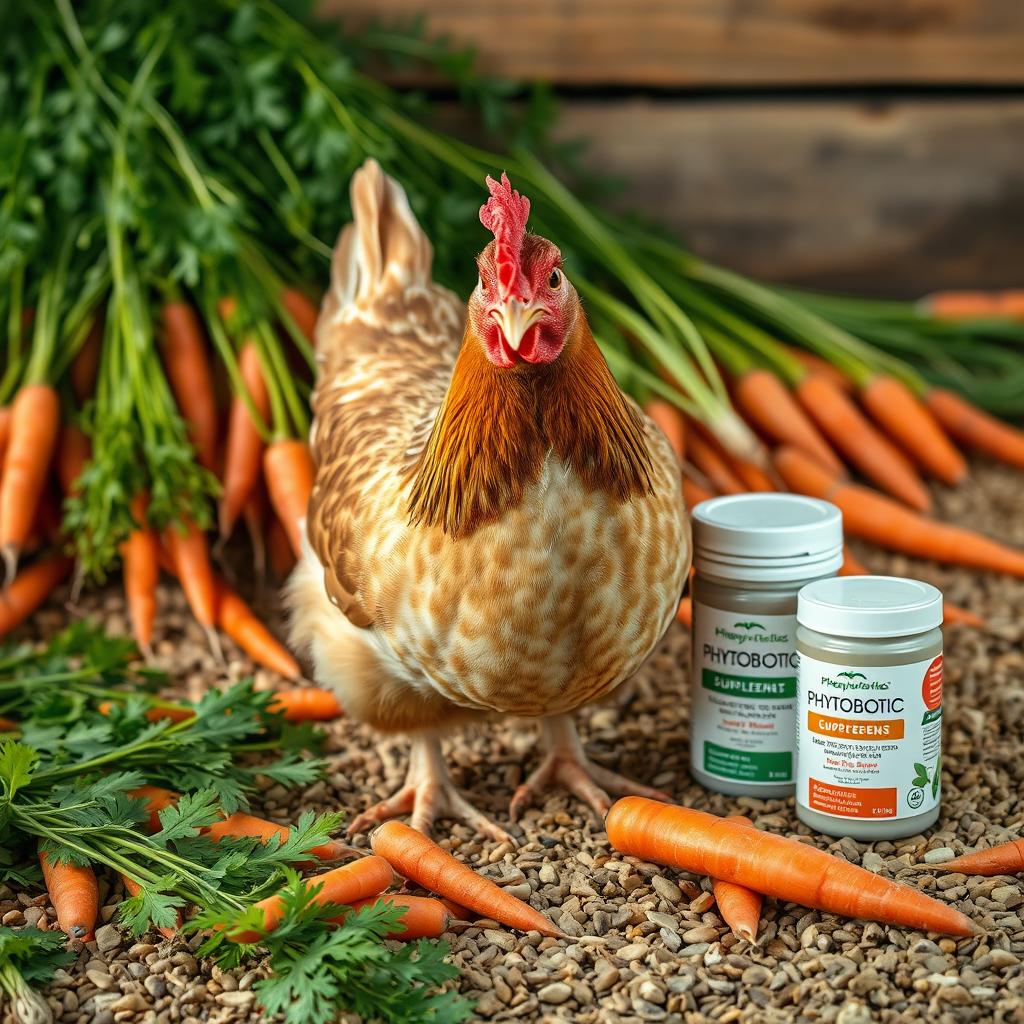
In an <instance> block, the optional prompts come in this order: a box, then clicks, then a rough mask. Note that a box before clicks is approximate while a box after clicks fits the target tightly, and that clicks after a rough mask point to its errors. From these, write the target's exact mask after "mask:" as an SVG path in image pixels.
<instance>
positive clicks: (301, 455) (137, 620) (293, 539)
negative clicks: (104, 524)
mask: <svg viewBox="0 0 1024 1024" xmlns="http://www.w3.org/2000/svg"><path fill="white" fill-rule="evenodd" d="M281 308H282V310H284V311H285V314H284V315H286V316H288V317H290V318H291V319H292V323H291V325H290V326H291V328H292V330H297V331H304V332H306V333H305V334H303V335H302V338H303V341H304V342H305V344H307V345H308V341H307V340H306V339H307V337H308V335H309V334H311V332H312V329H313V325H314V323H315V320H316V309H315V307H314V306H313V304H312V303H311V302H310V300H309V299H307V298H306V297H305V296H304V295H302V294H301V293H299V292H298V291H293V290H287V291H285V292H284V293H283V294H282V297H281ZM217 315H218V317H219V318H222V319H218V321H217V322H216V323H215V325H214V327H213V333H214V336H215V338H216V339H217V347H218V350H219V352H220V354H221V356H222V361H221V363H220V364H219V366H221V367H224V368H225V375H226V376H227V377H229V378H230V379H231V380H232V381H233V382H234V383H235V384H236V390H235V392H234V394H233V395H232V397H231V398H230V400H229V401H227V402H222V401H220V400H219V395H218V391H219V389H218V380H217V375H218V366H216V365H215V363H214V360H213V359H212V358H211V356H212V353H211V348H210V344H209V342H208V340H207V337H206V333H205V332H204V330H203V327H202V322H201V320H200V318H199V316H198V315H197V312H196V310H195V309H194V308H193V307H192V306H191V305H189V304H188V303H186V302H185V301H183V300H181V299H176V300H174V301H169V302H167V303H166V304H165V305H164V306H163V308H162V315H161V324H160V327H159V328H158V350H159V356H160V360H161V364H162V365H158V366H156V367H155V368H156V370H158V371H160V370H162V372H163V373H165V374H166V380H167V382H168V384H169V386H170V390H171V392H172V394H173V398H174V401H175V403H176V414H177V415H179V416H180V418H181V422H182V424H183V427H184V430H185V431H186V433H187V438H188V441H189V443H190V444H191V446H192V450H193V451H194V453H195V458H196V460H197V462H198V463H199V465H200V466H201V467H202V469H203V471H205V472H207V473H210V474H212V475H213V476H214V477H216V479H217V481H219V500H218V516H217V522H218V526H219V541H218V544H219V545H221V546H222V545H223V544H224V543H226V542H227V541H228V540H229V538H230V536H231V534H232V532H233V531H234V530H235V528H236V526H237V525H238V524H239V522H240V521H241V520H243V519H244V521H245V523H246V525H247V527H248V530H249V533H250V536H251V538H252V543H253V546H254V551H255V560H256V564H257V567H258V569H260V570H261V571H262V567H263V556H264V552H265V550H266V549H267V548H269V550H270V553H271V561H272V566H273V571H274V573H275V575H278V576H279V577H280V576H283V575H284V574H286V573H287V572H288V571H289V569H290V568H291V565H292V564H293V562H294V559H295V557H296V556H297V555H298V553H299V550H300V530H299V521H300V519H301V517H302V516H303V515H304V514H305V506H306V502H307V500H308V497H309V492H310V490H311V488H312V462H311V459H310V456H309V451H308V447H307V445H306V443H305V441H303V440H299V439H298V438H296V437H294V436H289V435H288V434H287V433H286V432H285V431H286V430H287V413H286V412H285V408H284V402H285V399H284V398H283V397H282V391H283V390H284V387H282V386H281V385H280V384H279V381H280V380H281V376H282V366H281V365H280V361H281V360H284V359H286V358H287V357H288V350H287V349H286V348H285V347H284V345H283V344H282V343H281V341H280V340H279V339H278V338H277V337H276V336H273V335H271V334H270V333H269V331H268V325H267V323H266V322H265V321H258V322H257V323H256V324H255V325H254V326H253V327H252V328H251V330H252V332H253V333H252V334H251V335H249V334H247V333H244V332H245V331H246V330H248V328H246V327H245V326H244V325H242V324H239V321H238V316H237V304H236V303H234V302H233V301H231V300H222V301H221V302H220V303H219V304H218V312H217ZM236 324H238V333H237V334H235V333H234V332H233V331H232V332H231V333H229V329H230V328H233V327H234V326H235V325H236ZM102 337H103V332H102V329H101V328H99V327H95V328H93V329H91V330H90V331H89V332H88V333H87V334H86V335H85V336H84V338H83V343H82V346H81V347H80V348H79V350H78V352H77V354H76V355H75V357H74V359H73V360H72V361H71V362H70V363H69V364H68V366H67V368H66V373H64V374H63V375H62V376H60V377H58V378H57V379H56V380H55V381H54V382H53V383H49V382H47V381H46V380H45V379H42V380H41V379H40V378H39V376H38V374H36V373H35V372H33V370H32V367H31V365H30V366H29V368H28V369H27V370H26V373H25V377H24V380H23V382H22V383H21V385H20V387H19V388H18V390H17V391H16V392H15V394H14V398H13V401H12V402H11V405H10V407H9V408H6V407H5V408H2V409H0V549H2V553H3V558H4V563H5V568H6V572H7V577H8V579H7V585H6V586H5V588H4V590H3V592H2V595H0V636H3V635H4V634H6V633H7V632H9V631H10V630H11V629H13V628H14V627H15V626H16V625H18V624H19V623H20V622H22V621H24V619H25V618H26V617H27V616H28V615H29V614H31V612H32V611H33V610H34V609H35V608H36V607H37V606H38V605H39V604H40V603H41V602H42V601H43V600H44V599H45V598H46V597H47V595H48V594H49V593H50V592H51V591H52V590H53V589H54V587H55V586H57V585H58V584H59V583H61V582H62V581H63V580H64V579H66V578H67V577H68V576H69V575H70V574H71V573H72V569H73V561H72V558H71V557H69V554H70V553H72V552H74V551H75V550H76V549H77V550H81V549H83V548H84V543H83V542H82V541H81V540H80V539H72V538H69V537H68V536H66V535H65V534H64V533H62V526H61V512H60V507H59V503H60V501H61V500H63V501H64V502H66V503H68V504H69V505H70V506H71V508H72V510H73V509H74V507H75V502H76V501H78V500H79V499H80V497H81V494H82V489H83V487H87V486H89V483H90V479H91V478H92V479H95V478H96V476H97V475H98V472H99V471H98V470H97V471H94V469H93V465H92V464H93V457H92V451H91V445H90V441H89V438H88V437H87V435H86V433H85V432H84V431H83V429H82V426H81V425H80V423H81V419H82V416H81V412H80V409H81V405H83V404H85V403H87V402H88V401H89V400H90V398H91V395H92V393H93V391H94V389H95V388H96V387H97V377H98V376H99V377H100V378H101V379H100V381H99V386H100V387H102V386H103V384H104V381H103V380H102V372H103V371H102V370H101V367H100V355H101V353H100V346H101V341H102ZM233 337H235V338H237V340H235V341H233V340H232V338H233ZM33 351H34V353H35V352H38V351H42V350H41V349H34V350H33ZM108 361H109V362H113V360H108ZM293 398H294V396H293ZM292 405H295V402H294V401H293V402H292ZM300 423H301V425H302V426H305V424H304V422H301V421H300ZM149 513H150V496H149V494H148V493H147V492H146V491H143V490H140V491H139V492H138V493H137V494H135V495H134V496H133V498H132V500H131V514H132V519H133V523H132V527H131V529H130V531H129V532H128V533H127V536H125V538H124V539H123V540H122V541H121V542H120V544H119V554H120V558H121V561H122V564H123V576H124V589H125V598H126V603H127V607H128V611H129V615H130V619H131V625H132V630H133V633H134V636H135V639H136V642H137V643H138V646H139V648H140V650H142V651H143V652H144V653H146V654H147V655H148V654H149V652H150V650H151V644H152V638H153V628H154V621H155V617H156V613H157V584H158V581H159V578H160V572H161V569H163V570H164V571H166V572H167V573H168V574H170V575H172V576H173V577H175V578H177V580H178V581H179V582H180V585H181V587H182V589H183V591H184V593H185V596H186V599H187V601H188V604H189V607H190V608H191V610H192V612H193V614H194V615H195V618H196V620H197V621H198V622H199V623H200V625H201V626H202V627H203V628H204V629H205V630H206V631H207V633H208V635H209V636H210V638H211V644H212V645H213V646H214V647H215V648H217V649H219V644H218V641H217V639H216V632H215V631H216V630H217V629H219V630H221V631H223V632H224V633H225V634H226V635H227V636H229V637H230V638H231V639H232V640H234V641H235V642H236V643H237V644H238V645H239V646H240V647H241V648H242V649H243V650H245V651H246V652H247V653H248V654H249V655H251V656H252V657H253V658H254V659H255V660H256V661H257V662H259V663H260V664H263V665H265V666H267V667H268V668H270V669H272V670H273V671H275V672H277V673H278V674H279V675H281V676H283V677H284V678H286V679H289V680H295V679H298V678H299V676H300V670H299V666H298V664H297V662H296V661H295V659H294V658H293V657H292V656H291V654H290V653H289V652H288V651H287V650H286V649H285V648H284V647H283V646H282V645H281V644H280V643H279V642H278V641H277V640H276V639H275V638H274V636H273V635H272V634H271V633H270V631H269V630H268V629H267V628H266V626H265V625H264V624H263V623H262V622H260V620H259V619H258V618H257V616H256V615H255V613H254V612H253V611H252V609H251V608H250V607H249V606H248V605H247V604H246V602H245V601H244V600H243V599H242V598H241V597H240V596H239V595H238V594H237V593H236V592H235V591H234V590H233V589H232V588H231V587H230V586H229V585H228V584H227V582H226V581H225V579H224V578H223V576H222V574H220V573H218V572H217V571H216V569H215V567H214V561H215V559H214V558H213V556H212V554H211V551H212V550H216V548H211V544H210V540H209V537H208V536H207V533H206V531H204V530H203V529H202V528H201V527H200V526H199V525H198V524H197V523H196V522H195V521H193V520H192V519H190V518H188V517H185V518H183V519H182V520H181V521H177V522H173V521H172V522H168V523H166V524H164V525H163V526H162V528H160V527H158V526H157V525H156V524H154V522H153V521H152V519H151V517H150V514H149ZM72 521H73V520H72ZM86 543H87V542H86ZM33 555H35V556H36V557H35V558H34V559H33V560H31V561H28V562H26V556H28V557H31V556H33ZM81 582H82V579H81V577H79V578H78V579H77V581H76V583H77V585H80V584H81ZM76 589H77V586H76Z"/></svg>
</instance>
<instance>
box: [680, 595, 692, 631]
mask: <svg viewBox="0 0 1024 1024" xmlns="http://www.w3.org/2000/svg"><path fill="white" fill-rule="evenodd" d="M676 621H677V622H681V623H682V624H683V625H684V626H685V627H686V628H687V629H692V628H693V598H692V597H684V598H683V599H682V600H681V601H680V602H679V607H678V608H677V609H676Z"/></svg>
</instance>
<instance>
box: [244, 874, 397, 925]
mask: <svg viewBox="0 0 1024 1024" xmlns="http://www.w3.org/2000/svg"><path fill="white" fill-rule="evenodd" d="M394 878H395V873H394V871H392V869H391V865H390V864H389V863H388V862H387V861H386V860H385V859H384V858H383V857H363V858H361V859H360V860H355V861H352V862H351V863H349V864H343V865H342V866H341V867H340V868H335V869H334V870H333V871H328V872H325V873H324V874H322V875H314V876H313V877H312V878H307V879H306V882H305V884H306V887H307V888H312V887H313V886H315V885H322V886H323V888H322V889H321V890H320V892H319V893H317V895H316V896H315V897H314V900H313V902H314V903H318V904H322V903H337V904H340V905H341V906H344V907H350V906H352V904H353V903H355V902H356V901H357V900H365V899H368V898H370V897H371V896H379V895H380V894H381V893H382V892H383V891H384V890H385V889H386V888H387V887H388V886H389V885H391V884H392V882H393V881H394ZM256 906H257V907H258V908H259V909H260V911H262V913H263V921H264V925H263V930H262V931H236V932H233V933H231V934H230V935H229V938H230V939H231V940H232V941H233V942H250V943H251V942H259V941H260V939H261V938H262V937H263V935H264V934H265V933H266V932H272V931H273V930H274V929H275V928H276V927H277V926H278V925H279V924H280V923H281V917H282V916H283V914H284V901H283V900H282V899H281V897H280V896H269V897H267V899H265V900H260V902H259V903H257V904H256Z"/></svg>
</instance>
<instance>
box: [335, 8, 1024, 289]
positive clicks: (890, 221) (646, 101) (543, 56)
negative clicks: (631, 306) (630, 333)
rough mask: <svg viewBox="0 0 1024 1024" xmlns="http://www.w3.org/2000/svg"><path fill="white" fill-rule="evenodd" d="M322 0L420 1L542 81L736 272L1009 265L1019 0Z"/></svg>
mask: <svg viewBox="0 0 1024 1024" xmlns="http://www.w3.org/2000/svg"><path fill="white" fill-rule="evenodd" d="M324 10H326V11H327V12H329V13H330V14H331V15H332V16H339V17H342V18H343V19H344V20H346V21H347V22H350V23H355V24H365V23H366V22H368V21H370V20H372V19H376V20H378V21H382V22H383V23H384V24H389V23H392V24H393V23H401V22H402V21H403V20H406V21H407V20H408V19H409V18H411V17H412V16H414V15H416V14H419V13H425V14H426V18H427V21H426V23H427V26H428V31H429V32H431V33H436V34H441V35H447V36H450V37H451V38H452V39H453V40H455V41H457V42H460V43H465V44H471V45H473V46H474V47H475V48H476V50H477V52H478V54H479V61H480V65H481V67H483V68H486V69H487V70H488V71H491V72H493V73H495V74H500V75H505V76H509V77H512V78H517V79H524V78H537V79H540V80H543V81H546V82H550V83H551V84H552V85H553V86H554V87H555V88H556V90H559V91H561V92H562V93H563V94H564V95H563V96H562V107H563V126H562V130H563V132H564V133H565V134H566V135H567V136H570V137H576V136H586V137H588V138H589V139H590V140H591V147H590V158H591V159H592V160H593V161H594V162H595V165H596V166H599V167H601V168H604V169H607V170H608V171H611V172H613V173H615V174H617V175H621V176H623V177H624V178H626V179H628V180H629V181H630V182H631V183H632V184H631V188H630V190H629V192H628V193H627V194H626V195H625V196H624V197H623V199H622V202H623V203H624V204H625V205H628V206H633V207H639V208H641V209H643V210H644V211H645V212H647V213H648V214H650V215H652V216H654V217H657V218H659V219H661V220H662V222H664V223H667V224H669V225H671V226H672V227H673V228H677V229H678V230H679V231H680V232H681V233H682V234H683V235H684V236H685V238H686V239H687V241H688V242H689V244H691V245H692V246H693V247H694V248H695V249H696V250H697V251H699V252H700V253H702V254H703V255H705V256H707V257H709V258H711V259H714V260H717V261H719V262H722V263H724V264H727V265H729V266H732V267H735V268H736V269H740V270H743V271H747V272H750V273H755V274H757V275H759V276H762V277H765V278H768V279H772V280H779V281H788V282H793V283H799V284H804V285H810V286H822V287H829V288H836V289H841V290H864V291H869V292H873V293H876V294H889V295H916V294H920V293H921V292H924V291H927V290H929V289H932V288H940V287H957V286H965V287H970V286H990V287H996V286H1006V285H1017V286H1020V285H1021V284H1022V282H1024V269H1022V268H1024V0H503V2H501V3H492V2H484V0H433V2H432V3H431V4H430V5H429V6H428V5H426V4H425V2H424V0H325V3H324ZM413 79H414V80H415V76H413ZM408 82H409V77H408V76H407V77H406V78H405V79H403V81H402V82H401V83H400V84H408ZM417 84H432V83H429V82H426V83H424V81H423V80H418V82H417ZM433 84H436V83H433Z"/></svg>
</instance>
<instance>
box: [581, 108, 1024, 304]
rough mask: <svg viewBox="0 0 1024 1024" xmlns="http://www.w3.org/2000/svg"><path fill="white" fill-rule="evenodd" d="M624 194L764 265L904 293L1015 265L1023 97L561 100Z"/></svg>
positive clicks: (1016, 268) (1023, 259)
mask: <svg viewBox="0 0 1024 1024" xmlns="http://www.w3.org/2000/svg"><path fill="white" fill-rule="evenodd" d="M563 112H564V117H563V128H562V130H563V132H564V133H565V134H566V135H568V136H586V137H589V138H590V139H591V144H590V148H589V156H588V162H589V163H590V164H592V165H593V166H594V167H597V168H601V169H603V170H606V171H608V172H610V173H612V174H616V175H622V176H623V177H625V178H627V179H628V180H629V181H630V183H631V187H630V189H629V192H628V193H627V194H626V195H625V196H624V197H623V199H622V202H623V204H624V205H626V206H628V207H629V208H632V209H642V210H643V211H645V212H646V213H647V214H648V215H650V216H652V217H654V218H657V219H658V220H659V221H661V222H662V223H664V224H667V225H669V226H671V227H672V228H674V229H677V230H678V231H679V232H680V235H681V236H682V237H684V238H685V239H686V240H687V242H688V243H689V244H690V246H691V247H692V248H693V249H694V250H696V251H697V252H699V253H701V254H702V255H704V256H706V257H708V258H710V259H713V260H717V261H719V262H721V263H723V264H726V265H728V266H731V267H733V268H735V269H737V270H743V271H745V272H748V273H751V274H755V275H758V276H760V277H763V278H765V279H770V280H777V281H788V282H794V283H806V284H813V285H819V286H834V287H840V288H842V289H862V290H865V291H867V292H871V293H875V294H883V293H888V294H893V295H907V296H911V295H915V294H921V293H923V292H925V291H928V290H930V289H933V288H940V287H955V286H960V285H962V286H986V287H998V286H1017V287H1019V286H1020V284H1021V280H1022V277H1024V99H1020V100H1018V99H1005V100H991V99H990V100H984V101H971V100H960V101H942V100H933V101H930V100H919V101H904V102H893V103H882V102H877V103H870V104H857V103H852V102H838V101H822V102H812V101H800V100H794V101H788V102H780V101H771V102H767V103H762V102H758V101H746V102H718V101H697V102H682V101H672V102H658V101H652V100H646V99H631V100H623V101H619V102H610V101H600V102H592V101H582V100H581V101H575V102H572V103H566V104H565V105H564V111H563Z"/></svg>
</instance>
